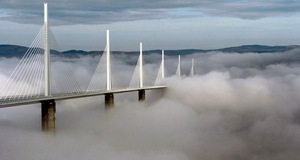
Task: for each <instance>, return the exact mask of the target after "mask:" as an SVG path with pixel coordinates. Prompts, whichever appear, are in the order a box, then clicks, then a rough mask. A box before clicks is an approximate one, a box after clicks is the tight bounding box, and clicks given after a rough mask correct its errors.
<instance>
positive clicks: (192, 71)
mask: <svg viewBox="0 0 300 160" xmlns="http://www.w3.org/2000/svg"><path fill="white" fill-rule="evenodd" d="M194 75H195V61H194V58H192V68H191V73H190V76H191V77H193V76H194Z"/></svg>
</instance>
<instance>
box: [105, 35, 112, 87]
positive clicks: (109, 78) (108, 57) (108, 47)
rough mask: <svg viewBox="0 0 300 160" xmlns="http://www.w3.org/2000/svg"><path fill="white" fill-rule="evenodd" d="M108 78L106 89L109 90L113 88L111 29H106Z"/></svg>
mask: <svg viewBox="0 0 300 160" xmlns="http://www.w3.org/2000/svg"><path fill="white" fill-rule="evenodd" d="M106 78H107V79H106V89H107V90H108V91H109V90H111V66H110V46H109V30H106Z"/></svg>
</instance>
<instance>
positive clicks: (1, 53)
mask: <svg viewBox="0 0 300 160" xmlns="http://www.w3.org/2000/svg"><path fill="white" fill-rule="evenodd" d="M296 48H300V46H298V45H290V46H265V45H243V46H237V47H228V48H222V49H212V50H202V49H181V50H165V54H166V55H179V54H181V55H184V54H192V53H206V52H212V51H219V52H227V53H233V52H236V53H247V52H255V53H269V52H284V51H289V50H292V49H296ZM27 49H28V48H27V47H24V46H17V45H0V57H22V56H23V55H24V54H25V53H26V51H27ZM112 52H113V54H139V51H124V52H123V51H112ZM51 53H52V54H59V53H58V52H57V51H54V50H52V51H51ZM102 53H103V51H83V50H68V51H63V52H62V53H61V54H63V55H64V56H68V57H78V56H82V55H97V54H102ZM143 53H144V54H151V53H157V54H160V53H161V50H148V51H143Z"/></svg>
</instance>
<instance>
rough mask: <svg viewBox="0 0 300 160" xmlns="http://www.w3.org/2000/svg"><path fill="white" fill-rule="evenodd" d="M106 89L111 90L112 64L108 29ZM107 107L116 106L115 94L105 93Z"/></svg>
mask: <svg viewBox="0 0 300 160" xmlns="http://www.w3.org/2000/svg"><path fill="white" fill-rule="evenodd" d="M106 78H107V79H106V89H107V90H108V91H110V90H111V65H110V44H109V30H107V31H106ZM104 100H105V109H110V108H112V107H113V106H114V95H113V94H112V93H108V94H105V97H104Z"/></svg>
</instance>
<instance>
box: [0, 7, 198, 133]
mask: <svg viewBox="0 0 300 160" xmlns="http://www.w3.org/2000/svg"><path fill="white" fill-rule="evenodd" d="M59 50H60V49H59V45H58V43H57V42H56V40H55V38H54V36H53V33H52V31H51V29H50V27H49V25H48V7H47V3H45V4H44V26H43V27H42V29H41V30H40V32H39V33H38V34H37V36H36V37H35V39H34V41H33V42H32V44H31V46H30V47H29V49H28V50H27V52H26V53H25V55H24V56H23V57H22V59H21V60H20V62H19V64H18V65H17V66H16V68H15V69H14V71H13V73H12V74H11V76H10V77H9V79H8V80H7V82H6V83H5V84H4V85H3V87H2V89H1V90H0V108H5V107H14V106H19V105H25V104H32V103H41V115H42V116H41V117H42V128H43V130H46V131H49V130H50V131H53V130H55V111H56V104H55V101H57V100H66V99H74V98H82V97H91V96H98V95H104V97H105V108H107V109H108V108H111V107H113V104H114V94H116V93H124V92H134V91H136V92H138V100H139V101H144V100H145V91H146V90H153V89H165V88H166V86H163V85H158V84H160V81H161V80H162V79H164V78H165V69H164V52H163V51H162V60H161V65H160V69H159V72H158V76H157V78H156V80H155V83H154V84H152V85H145V84H144V73H143V52H142V43H140V54H139V59H138V62H137V66H136V69H135V71H134V74H133V78H132V79H133V80H136V76H134V75H136V73H138V80H137V81H138V84H134V83H133V80H131V82H130V84H129V86H128V87H122V88H114V87H113V78H112V75H113V74H112V71H111V62H112V61H111V59H112V58H113V57H112V55H111V53H110V39H109V31H108V30H107V35H106V47H105V50H104V53H103V55H102V56H101V59H100V60H99V63H98V65H97V67H96V69H95V72H94V74H93V77H92V78H91V80H90V83H89V85H88V87H87V88H86V89H82V87H81V86H80V84H79V82H78V80H77V79H76V76H75V75H74V73H73V72H72V69H71V67H70V66H69V65H68V63H60V62H59V61H58V60H57V59H58V58H59V56H56V55H58V54H59ZM193 63H194V62H193ZM54 64H55V65H56V68H59V70H53V68H52V65H54ZM102 69H105V71H104V72H105V74H103V72H101V70H102ZM176 73H177V75H179V76H180V57H179V63H178V68H177V72H176ZM191 74H194V69H193V67H192V70H191ZM101 82H105V84H104V83H101ZM103 84H104V85H103Z"/></svg>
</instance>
